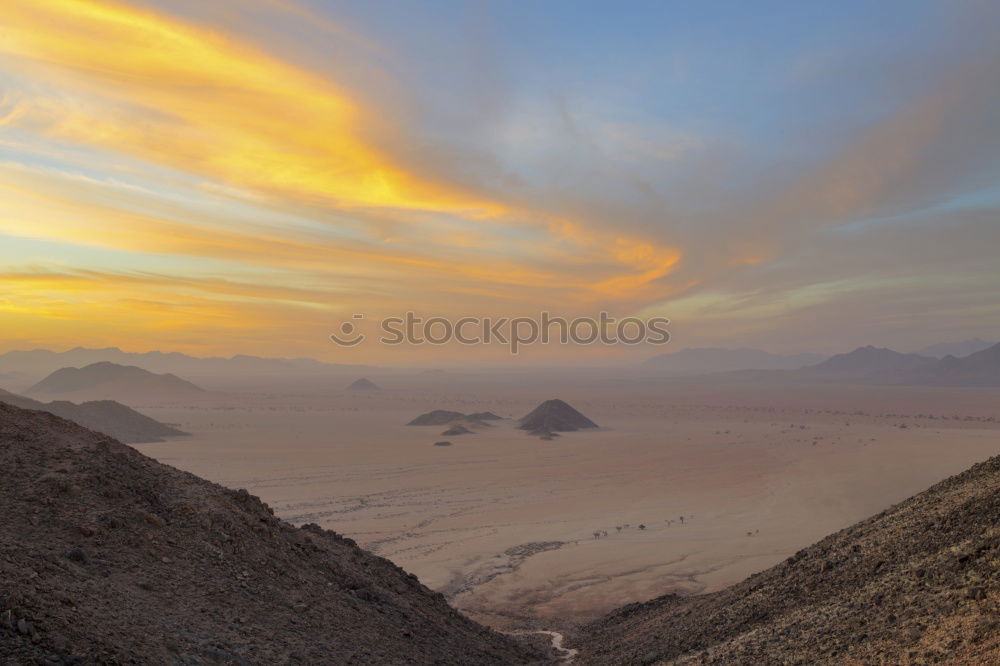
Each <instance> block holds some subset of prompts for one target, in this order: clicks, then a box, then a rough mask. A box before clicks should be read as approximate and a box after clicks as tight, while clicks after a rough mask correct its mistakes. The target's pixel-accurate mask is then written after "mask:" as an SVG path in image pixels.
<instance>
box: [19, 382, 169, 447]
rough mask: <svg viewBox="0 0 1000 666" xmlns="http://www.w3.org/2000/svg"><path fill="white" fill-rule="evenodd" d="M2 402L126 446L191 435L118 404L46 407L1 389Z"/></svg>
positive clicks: (103, 402)
mask: <svg viewBox="0 0 1000 666" xmlns="http://www.w3.org/2000/svg"><path fill="white" fill-rule="evenodd" d="M0 402H6V403H7V404H8V405H14V406H15V407H20V408H21V409H33V410H37V411H43V412H48V413H50V414H55V415H56V416H58V417H60V418H64V419H68V420H70V421H73V422H75V423H79V424H80V425H82V426H84V427H85V428H89V429H91V430H96V431H98V432H102V433H104V434H105V435H110V436H111V437H114V438H115V439H117V440H119V441H121V442H125V443H126V444H145V443H149V442H162V441H163V439H164V438H165V437H180V436H183V435H187V433H186V432H182V431H180V430H177V429H176V428H173V427H171V426H168V425H166V424H165V423H160V422H159V421H156V420H154V419H151V418H149V417H148V416H146V415H145V414H140V413H139V412H137V411H135V410H134V409H132V408H131V407H126V406H125V405H123V404H121V403H120V402H115V401H114V400H96V401H93V402H84V403H82V404H79V405H78V404H75V403H72V402H67V401H65V400H57V401H55V402H49V403H44V402H39V401H37V400H32V399H31V398H26V397H24V396H23V395H16V394H14V393H9V392H7V391H4V390H2V389H0Z"/></svg>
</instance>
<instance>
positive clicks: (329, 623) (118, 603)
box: [0, 404, 548, 665]
mask: <svg viewBox="0 0 1000 666" xmlns="http://www.w3.org/2000/svg"><path fill="white" fill-rule="evenodd" d="M0 470H2V482H0V516H2V520H0V662H2V663H4V664H19V665H21V664H24V665H29V664H176V665H180V664H190V665H196V664H261V665H271V664H498V665H499V664H529V663H536V664H537V663H547V662H546V660H547V659H548V655H547V654H546V653H544V652H543V651H542V650H541V649H540V648H535V647H532V646H530V645H527V644H525V643H522V642H519V640H518V639H515V638H513V637H510V636H505V635H501V634H498V633H495V632H492V631H490V630H488V629H486V628H485V627H483V626H481V625H479V624H476V623H475V622H472V621H471V620H469V619H467V618H465V617H464V616H462V615H461V614H459V613H458V612H456V611H455V610H453V609H452V608H451V607H449V606H448V604H447V603H446V602H445V599H444V597H442V596H441V595H440V594H437V593H435V592H432V591H430V590H428V589H427V588H426V587H424V586H423V585H421V584H420V582H419V581H418V580H417V579H416V577H415V576H412V575H409V574H407V573H406V572H405V571H403V570H402V569H400V568H399V567H397V566H395V565H393V564H392V563H391V562H389V561H388V560H384V559H382V558H380V557H376V556H374V555H372V554H370V553H368V552H366V551H364V550H362V549H360V548H358V547H357V546H356V545H355V544H354V542H353V541H351V540H350V539H345V538H343V537H341V536H339V535H338V534H336V533H334V532H331V531H327V530H323V529H321V528H319V527H318V526H316V525H306V526H304V527H301V528H296V527H293V526H292V525H289V524H288V523H285V522H283V521H281V520H279V519H278V518H276V517H275V516H274V514H273V512H272V511H271V509H270V508H268V506H267V505H266V504H263V503H262V502H261V501H260V500H259V499H257V498H256V497H254V496H252V495H250V494H249V493H248V492H247V491H245V490H238V491H237V490H229V489H227V488H223V487H221V486H218V485H216V484H213V483H210V482H208V481H205V480H202V479H199V478H198V477H196V476H194V475H192V474H188V473H185V472H181V471H178V470H176V469H173V468H172V467H168V466H166V465H162V464H160V463H158V462H156V461H155V460H152V459H150V458H147V457H145V456H143V455H142V454H140V453H138V452H137V451H136V450H135V449H132V448H130V447H128V446H126V445H124V444H121V443H119V442H117V441H115V440H113V439H111V438H109V437H107V436H106V435H101V434H99V433H95V432H92V431H90V430H86V429H84V428H82V427H80V426H78V425H76V424H74V423H71V422H69V421H65V420H63V419H60V418H58V417H56V416H53V415H52V414H49V413H47V412H39V411H27V410H22V409H18V408H16V407H12V406H9V405H6V404H0Z"/></svg>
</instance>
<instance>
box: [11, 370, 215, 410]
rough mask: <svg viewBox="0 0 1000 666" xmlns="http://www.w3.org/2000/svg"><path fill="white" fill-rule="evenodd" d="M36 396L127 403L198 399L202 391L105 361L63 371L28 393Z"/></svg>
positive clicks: (170, 377)
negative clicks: (185, 398) (187, 398)
mask: <svg viewBox="0 0 1000 666" xmlns="http://www.w3.org/2000/svg"><path fill="white" fill-rule="evenodd" d="M26 393H27V394H29V395H32V396H49V397H60V396H67V397H69V396H85V397H88V398H100V399H104V398H108V399H113V400H120V401H122V402H125V403H126V404H127V403H129V402H132V401H135V400H139V401H144V400H159V399H173V398H183V397H192V396H197V395H198V394H200V393H202V389H201V388H199V387H198V386H195V385H194V384H192V383H191V382H189V381H186V380H183V379H181V378H180V377H177V376H176V375H172V374H164V375H157V374H154V373H152V372H149V371H148V370H143V369H142V368H137V367H135V366H131V365H118V364H117V363H109V362H106V361H102V362H100V363H94V364H91V365H88V366H86V367H83V368H62V369H60V370H56V371H55V372H53V373H52V374H51V375H49V376H48V377H46V378H45V379H43V380H42V381H40V382H38V383H37V384H35V385H34V386H32V387H31V388H29V389H28V390H27V391H26Z"/></svg>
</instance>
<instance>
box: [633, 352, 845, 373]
mask: <svg viewBox="0 0 1000 666" xmlns="http://www.w3.org/2000/svg"><path fill="white" fill-rule="evenodd" d="M825 358H827V355H826V354H793V355H791V356H782V355H779V354H772V353H770V352H766V351H763V350H761V349H749V348H742V349H726V348H723V347H689V348H686V349H681V350H680V351H676V352H673V353H670V354H661V355H660V356H654V357H653V358H651V359H649V360H647V361H646V362H645V364H644V365H643V367H644V369H649V370H655V372H656V374H657V375H663V376H678V377H679V376H685V375H706V374H710V373H713V372H732V371H734V370H794V369H796V368H801V367H803V366H806V365H813V364H815V363H819V362H820V361H822V360H824V359H825Z"/></svg>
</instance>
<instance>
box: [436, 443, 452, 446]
mask: <svg viewBox="0 0 1000 666" xmlns="http://www.w3.org/2000/svg"><path fill="white" fill-rule="evenodd" d="M434 446H451V442H434Z"/></svg>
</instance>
